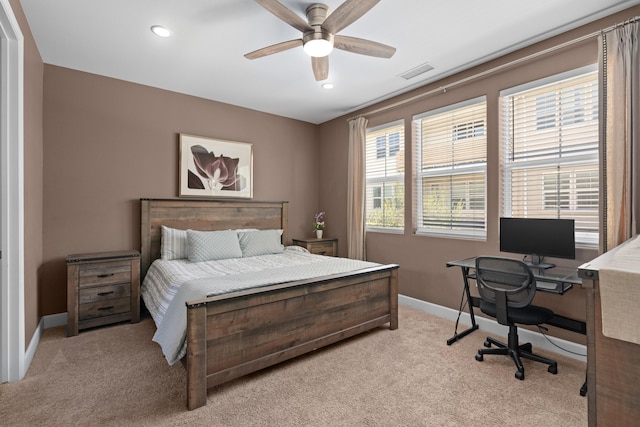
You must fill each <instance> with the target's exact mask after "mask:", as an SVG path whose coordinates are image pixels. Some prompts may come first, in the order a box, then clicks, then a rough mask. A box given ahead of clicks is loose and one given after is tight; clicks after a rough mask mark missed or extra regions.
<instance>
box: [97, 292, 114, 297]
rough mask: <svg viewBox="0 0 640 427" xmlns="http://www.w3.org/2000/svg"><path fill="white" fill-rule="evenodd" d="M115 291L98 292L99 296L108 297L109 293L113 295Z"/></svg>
mask: <svg viewBox="0 0 640 427" xmlns="http://www.w3.org/2000/svg"><path fill="white" fill-rule="evenodd" d="M112 293H113V291H109V292H98V296H99V297H106V296H107V295H111V294H112Z"/></svg>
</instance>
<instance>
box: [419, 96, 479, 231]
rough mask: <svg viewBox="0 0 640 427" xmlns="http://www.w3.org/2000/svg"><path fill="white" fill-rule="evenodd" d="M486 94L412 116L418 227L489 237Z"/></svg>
mask: <svg viewBox="0 0 640 427" xmlns="http://www.w3.org/2000/svg"><path fill="white" fill-rule="evenodd" d="M486 110H487V103H486V99H485V97H481V98H476V99H473V100H469V101H466V102H463V103H459V104H455V105H451V106H447V107H444V108H440V109H437V110H434V111H430V112H426V113H423V114H420V115H417V116H415V117H414V118H413V130H414V140H415V141H416V155H415V159H416V181H415V183H414V195H413V196H414V200H415V201H416V203H415V206H416V219H417V221H416V222H417V223H416V232H419V233H427V234H449V235H462V236H467V237H475V238H484V237H486V165H487V130H486V120H487V119H486V116H487V113H486Z"/></svg>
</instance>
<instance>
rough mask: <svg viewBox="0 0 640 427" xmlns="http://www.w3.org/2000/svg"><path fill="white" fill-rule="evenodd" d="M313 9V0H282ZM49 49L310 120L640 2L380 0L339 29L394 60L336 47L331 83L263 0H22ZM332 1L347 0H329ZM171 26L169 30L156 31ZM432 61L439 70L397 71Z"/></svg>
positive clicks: (92, 67)
mask: <svg viewBox="0 0 640 427" xmlns="http://www.w3.org/2000/svg"><path fill="white" fill-rule="evenodd" d="M280 1H281V3H282V4H284V5H285V6H287V7H289V8H290V9H291V10H293V11H294V12H296V13H298V14H299V15H300V16H301V17H302V18H304V19H305V20H306V18H305V16H304V15H305V9H306V7H307V6H308V5H309V4H311V3H314V1H313V0H280ZM21 2H22V6H23V8H24V11H25V14H26V16H27V20H28V22H29V25H30V27H31V31H32V32H33V35H34V37H35V40H36V43H37V46H38V49H39V51H40V54H41V55H42V59H43V61H44V62H45V63H47V64H53V65H58V66H61V67H67V68H72V69H76V70H81V71H86V72H89V73H94V74H99V75H104V76H108V77H113V78H117V79H122V80H127V81H131V82H135V83H140V84H144V85H148V86H153V87H158V88H162V89H167V90H171V91H175V92H180V93H184V94H189V95H194V96H198V97H202V98H206V99H211V100H215V101H220V102H224V103H229V104H234V105H238V106H242V107H246V108H251V109H255V110H259V111H265V112H269V113H272V114H277V115H281V116H285V117H290V118H294V119H299V120H302V121H306V122H310V123H315V124H318V123H323V122H325V121H327V120H330V119H333V118H335V117H339V116H341V115H344V114H348V113H350V112H352V111H355V110H357V109H359V108H362V107H364V106H367V105H369V104H372V103H374V102H378V101H381V100H383V99H386V98H389V97H391V96H393V95H398V94H400V93H403V92H406V91H408V90H410V89H413V88H415V87H418V86H422V85H424V84H426V83H429V82H432V81H435V80H438V79H441V78H443V77H445V76H447V75H451V74H453V73H454V72H458V71H461V70H463V69H466V68H469V67H471V66H474V65H477V64H480V63H482V62H485V61H487V60H490V59H492V58H495V57H498V56H501V55H503V54H505V53H508V52H511V51H514V50H516V49H519V48H522V47H524V46H527V45H530V44H532V43H535V42H538V41H540V40H543V39H546V38H549V37H551V36H554V35H556V34H559V33H562V32H564V31H567V30H569V29H572V28H575V27H578V26H580V25H583V24H586V23H588V22H591V21H594V20H596V19H599V18H601V17H603V16H606V15H609V14H611V13H614V12H617V11H620V10H623V9H626V8H628V7H631V6H633V5H636V4H640V0H535V1H523V0H520V1H514V0H484V1H477V0H440V1H435V0H382V1H380V3H378V4H377V5H376V6H375V7H374V8H373V9H371V10H370V11H369V12H368V13H367V14H365V15H364V16H363V17H362V18H360V19H359V20H357V21H356V22H354V23H353V24H351V25H350V26H348V27H347V28H345V29H344V30H342V31H341V32H340V33H339V34H341V35H347V36H353V37H359V38H365V39H371V40H374V41H378V42H381V43H384V44H388V45H391V46H394V47H396V48H397V51H396V54H395V55H394V56H393V57H392V58H391V59H380V58H373V57H368V56H362V55H357V54H354V53H349V52H344V51H340V50H334V51H333V52H332V53H331V55H330V56H329V79H328V80H327V81H329V82H331V83H333V84H334V85H335V88H334V89H332V90H326V89H322V88H321V85H320V83H321V82H316V81H315V80H314V77H313V73H312V70H311V60H310V58H309V57H308V56H307V55H306V54H305V53H304V51H303V50H302V47H299V48H295V49H291V50H288V51H285V52H281V53H277V54H275V55H271V56H267V57H263V58H259V59H255V60H248V59H246V58H244V56H243V55H244V54H245V53H248V52H251V51H253V50H256V49H259V48H262V47H265V46H268V45H271V44H275V43H279V42H282V41H287V40H291V39H297V38H300V37H301V35H300V32H299V31H298V30H296V29H294V28H293V27H290V26H289V25H287V24H285V23H284V22H282V21H281V20H280V19H278V18H276V17H275V16H274V15H272V14H271V13H270V12H268V11H267V10H265V9H263V8H262V7H261V6H260V5H258V4H257V3H256V2H255V1H254V0H188V1H185V0H135V1H132V0H109V1H87V0H55V1H52V0H47V1H43V0H22V1H21ZM323 2H324V3H325V4H327V5H328V6H329V11H330V12H331V10H335V8H336V7H338V6H339V5H340V4H341V3H342V2H343V0H324V1H323ZM155 24H158V25H163V26H165V27H168V28H170V29H171V31H172V32H173V36H172V37H171V38H168V39H163V38H160V37H158V36H156V35H154V34H153V33H151V31H150V27H151V26H152V25H155ZM424 63H428V64H430V65H431V66H433V67H434V69H433V70H432V71H429V72H427V73H425V74H422V75H420V76H417V77H415V78H413V79H411V80H405V79H403V78H401V77H399V75H400V74H403V73H405V72H407V71H409V70H411V69H413V68H415V67H417V66H420V65H422V64H424Z"/></svg>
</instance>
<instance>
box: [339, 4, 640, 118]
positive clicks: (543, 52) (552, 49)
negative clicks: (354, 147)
mask: <svg viewBox="0 0 640 427" xmlns="http://www.w3.org/2000/svg"><path fill="white" fill-rule="evenodd" d="M639 19H640V16H636V17H634V18H631V19H627V20H626V21H624V22H621V23H618V24H615V25H612V26H610V27H608V28H604V29H602V30H598V31H594V32H593V33H591V34H587V35H584V36H581V37H578V38H575V39H573V40H569V41H568V42H564V43H561V44H559V45H556V46H553V47H550V48H547V49H544V50H541V51H539V52H536V53H532V54H531V55H528V56H524V57H522V58H518V59H516V60H513V61H511V62H507V63H505V64H502V65H498V66H496V67H493V68H490V69H488V70H485V71H482V72H480V73H477V74H473V75H471V76H469V77H465V78H464V79H460V80H456V81H455V82H451V83H449V84H446V85H444V86H439V87H437V88H435V89H431V90H428V91H426V92H423V93H420V94H418V95H414V96H412V97H411V98H407V99H403V100H402V101H398V102H395V103H393V104H389V105H385V106H384V107H380V108H377V109H375V110H371V111H365V112H363V113H360V114H358V115H357V116H353V117H349V118H348V119H347V121H348V122H349V121H351V120H353V119H357V118H358V117H361V116H364V115H367V114H376V113H381V112H383V111H387V110H390V109H392V108H395V107H399V106H401V105H404V104H409V103H411V102H413V101H417V100H418V99H420V98H423V97H425V96H429V95H433V94H434V93H438V92H446V91H447V89H449V88H451V87H454V86H458V85H460V84H463V83H467V82H469V81H472V80H475V79H479V78H481V77H484V76H487V75H489V74H493V73H496V72H498V71H502V70H504V69H506V68H509V67H513V66H514V65H518V64H521V63H523V62H526V61H530V60H532V59H535V58H537V57H539V56H543V55H547V54H549V53H552V52H555V51H556V50H560V49H564V48H565V47H568V46H571V45H574V44H576V43H580V42H583V41H585V40H588V39H590V38H592V37H596V36H599V35H600V34H603V33H606V32H609V31H612V30H615V29H616V28H618V27H623V26H625V25H628V24H631V23H634V22H636V21H638V20H639ZM444 78H446V77H444Z"/></svg>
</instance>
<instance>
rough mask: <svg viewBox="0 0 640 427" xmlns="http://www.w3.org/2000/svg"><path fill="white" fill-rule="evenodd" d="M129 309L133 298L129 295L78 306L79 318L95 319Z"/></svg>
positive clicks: (125, 311)
mask: <svg viewBox="0 0 640 427" xmlns="http://www.w3.org/2000/svg"><path fill="white" fill-rule="evenodd" d="M129 311H131V298H129V297H126V298H119V299H111V300H106V301H98V302H94V303H89V304H80V306H79V307H78V320H80V321H82V320H87V319H94V318H96V317H104V316H111V315H114V314H120V313H127V312H129Z"/></svg>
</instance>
